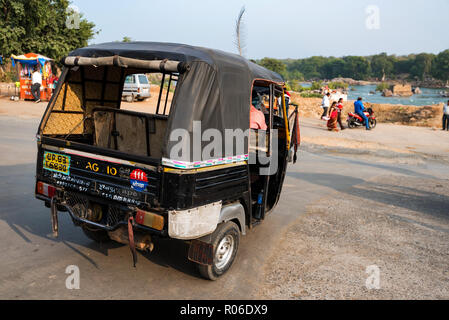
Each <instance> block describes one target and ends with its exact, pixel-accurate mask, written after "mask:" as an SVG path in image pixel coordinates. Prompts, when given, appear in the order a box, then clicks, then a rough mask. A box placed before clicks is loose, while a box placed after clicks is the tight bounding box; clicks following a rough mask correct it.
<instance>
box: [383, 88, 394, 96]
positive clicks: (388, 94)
mask: <svg viewBox="0 0 449 320" xmlns="http://www.w3.org/2000/svg"><path fill="white" fill-rule="evenodd" d="M382 96H383V97H392V96H393V91H391V90H389V89H385V90H384V91H382Z"/></svg>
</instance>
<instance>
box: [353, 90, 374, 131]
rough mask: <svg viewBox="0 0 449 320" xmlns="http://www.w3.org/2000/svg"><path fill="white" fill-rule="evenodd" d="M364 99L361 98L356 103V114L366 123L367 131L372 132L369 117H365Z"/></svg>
mask: <svg viewBox="0 0 449 320" xmlns="http://www.w3.org/2000/svg"><path fill="white" fill-rule="evenodd" d="M362 100H363V99H362V98H361V97H359V98H358V99H357V101H356V102H354V112H355V113H356V114H358V115H359V116H360V117H362V119H363V120H364V121H365V125H366V130H371V128H370V126H369V120H368V117H367V116H366V115H365V112H364V111H365V106H364V105H363V102H362Z"/></svg>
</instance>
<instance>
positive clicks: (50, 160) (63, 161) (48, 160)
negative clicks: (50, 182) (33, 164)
mask: <svg viewBox="0 0 449 320" xmlns="http://www.w3.org/2000/svg"><path fill="white" fill-rule="evenodd" d="M44 169H46V170H50V171H54V172H59V173H62V174H65V175H69V174H70V157H69V156H64V155H62V154H57V153H53V152H45V153H44Z"/></svg>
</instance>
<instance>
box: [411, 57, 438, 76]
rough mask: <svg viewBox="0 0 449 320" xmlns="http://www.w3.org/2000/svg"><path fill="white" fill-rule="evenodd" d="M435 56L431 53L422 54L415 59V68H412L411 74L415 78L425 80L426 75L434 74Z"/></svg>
mask: <svg viewBox="0 0 449 320" xmlns="http://www.w3.org/2000/svg"><path fill="white" fill-rule="evenodd" d="M434 59H435V55H433V54H429V53H421V54H418V55H417V56H416V57H415V61H414V63H413V66H412V67H411V68H410V74H411V76H413V77H417V78H419V79H424V78H425V76H426V75H430V74H431V72H432V62H433V60H434Z"/></svg>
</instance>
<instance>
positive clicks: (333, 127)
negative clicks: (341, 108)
mask: <svg viewBox="0 0 449 320" xmlns="http://www.w3.org/2000/svg"><path fill="white" fill-rule="evenodd" d="M337 121H338V108H337V102H335V101H334V102H333V103H332V106H331V108H330V110H329V120H328V121H327V129H328V130H329V131H335V132H338V128H337Z"/></svg>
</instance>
